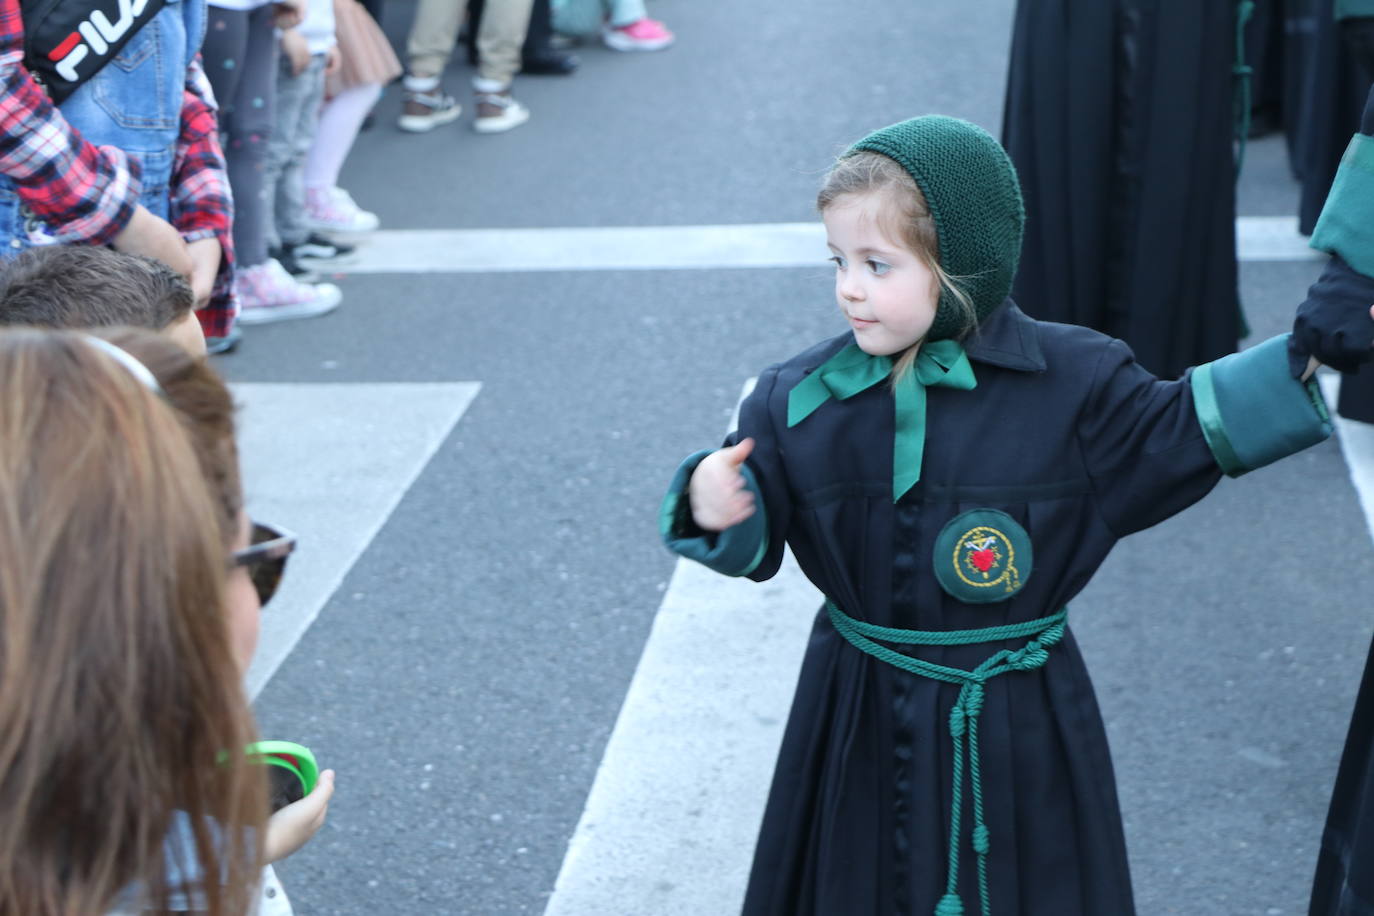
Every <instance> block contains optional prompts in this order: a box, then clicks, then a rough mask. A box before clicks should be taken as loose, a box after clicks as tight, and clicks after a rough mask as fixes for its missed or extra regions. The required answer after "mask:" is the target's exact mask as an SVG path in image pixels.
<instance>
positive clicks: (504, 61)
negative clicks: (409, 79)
mask: <svg viewBox="0 0 1374 916" xmlns="http://www.w3.org/2000/svg"><path fill="white" fill-rule="evenodd" d="M532 5H533V0H487V5H486V9H485V10H484V11H483V12H482V27H481V30H480V31H479V32H478V33H477V61H478V66H477V72H478V73H479V74H480V75H481V77H482V78H483V79H484V80H491V81H493V82H499V83H501V84H502V85H503V86H509V85H510V82H511V80H512V79H514V78H515V74H516V73H517V72H518V71H519V70H520V46H521V45H523V44H524V43H525V32H526V31H528V30H529V27H530V7H531V6H532ZM466 8H467V0H420V2H419V3H418V4H417V5H416V8H415V21H414V23H412V24H411V26H410V38H409V39H408V40H407V41H406V53H407V54H408V55H409V57H410V68H409V69H410V73H411V75H413V76H439V75H440V74H442V73H443V72H444V67H445V65H447V64H448V59H449V56H450V55H451V54H452V53H453V45H454V42H456V41H457V40H458V27H459V25H461V24H462V21H463V12H464V11H465V10H466Z"/></svg>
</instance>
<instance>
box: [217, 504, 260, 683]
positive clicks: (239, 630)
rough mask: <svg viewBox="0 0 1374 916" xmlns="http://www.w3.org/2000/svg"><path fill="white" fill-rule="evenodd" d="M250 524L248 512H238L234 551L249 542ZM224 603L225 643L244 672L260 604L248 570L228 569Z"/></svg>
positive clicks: (255, 637)
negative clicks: (227, 636) (231, 649)
mask: <svg viewBox="0 0 1374 916" xmlns="http://www.w3.org/2000/svg"><path fill="white" fill-rule="evenodd" d="M252 531H253V525H252V523H251V522H250V521H249V520H248V513H247V512H245V511H243V510H240V511H239V533H238V536H237V537H235V538H234V546H233V549H234V550H243V549H244V548H246V547H247V546H248V545H249V543H250V542H251V541H252V538H253V535H252ZM224 604H225V607H226V609H227V611H228V613H229V642H230V643H231V647H232V648H233V650H234V658H235V660H237V661H238V663H239V671H240V672H247V671H248V663H249V662H251V661H252V660H253V653H254V652H255V651H256V650H257V648H258V628H259V626H260V625H261V616H262V605H261V604H259V603H258V590H257V589H256V588H254V587H253V577H252V576H251V575H250V574H249V572H248V569H247V568H246V567H243V566H235V567H233V568H232V569H230V570H229V579H228V582H227V583H226V584H225V596H224Z"/></svg>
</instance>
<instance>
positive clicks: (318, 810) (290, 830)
mask: <svg viewBox="0 0 1374 916" xmlns="http://www.w3.org/2000/svg"><path fill="white" fill-rule="evenodd" d="M333 797H334V771H333V770H325V771H324V772H323V773H321V774H320V781H319V782H317V783H316V784H315V791H313V792H311V793H310V794H309V795H307V796H306V797H305V798H302V799H301V800H300V801H298V802H292V803H291V804H289V805H287V806H286V807H285V808H282V809H281V810H280V811H278V812H277V813H275V814H273V815H272V818H271V819H270V820H269V821H268V822H267V843H266V852H267V861H268V862H269V863H271V862H280V861H281V860H282V859H285V858H286V857H287V856H289V855H291V854H292V853H293V852H295V851H296V850H298V849H300V848H301V847H302V846H304V845H305V844H306V843H308V842H310V839H311V837H313V836H314V835H315V834H316V833H318V832H319V829H320V828H321V827H323V826H324V819H325V815H327V814H328V813H329V800H330V799H331V798H333Z"/></svg>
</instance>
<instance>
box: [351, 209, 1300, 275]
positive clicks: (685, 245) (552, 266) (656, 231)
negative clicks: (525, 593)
mask: <svg viewBox="0 0 1374 916" xmlns="http://www.w3.org/2000/svg"><path fill="white" fill-rule="evenodd" d="M1236 244H1237V255H1238V257H1239V258H1240V260H1242V261H1308V260H1315V259H1318V258H1321V257H1324V256H1323V255H1321V254H1320V253H1318V252H1315V251H1313V250H1312V249H1311V248H1308V247H1307V239H1305V238H1304V237H1302V236H1301V235H1299V234H1298V221H1297V218H1296V217H1287V216H1242V217H1240V218H1239V219H1237V220H1236ZM825 258H826V248H825V227H824V226H822V225H821V223H820V222H819V221H813V222H808V223H753V224H740V225H723V226H615V227H606V228H589V227H578V228H562V229H427V230H426V229H389V230H383V231H380V232H374V233H371V234H370V235H369V236H367V237H365V238H364V239H363V240H362V244H361V245H360V248H359V253H358V257H357V259H356V260H355V261H353V263H351V264H350V265H348V266H347V267H346V268H345V270H346V271H347V272H349V273H364V274H374V273H472V272H501V271H545V270H690V269H723V268H749V267H753V268H759V267H818V268H819V267H823V266H824V261H825Z"/></svg>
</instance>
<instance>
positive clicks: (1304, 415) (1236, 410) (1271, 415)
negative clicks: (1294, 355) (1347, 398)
mask: <svg viewBox="0 0 1374 916" xmlns="http://www.w3.org/2000/svg"><path fill="white" fill-rule="evenodd" d="M1189 382H1190V383H1191V385H1192V389H1193V405H1194V407H1195V408H1196V409H1197V418H1198V422H1199V423H1200V424H1202V434H1203V435H1204V436H1206V438H1207V445H1208V447H1209V448H1211V450H1212V455H1213V456H1214V457H1215V458H1216V460H1217V464H1218V465H1219V466H1220V467H1221V469H1222V471H1224V472H1225V473H1226V474H1227V475H1228V476H1230V477H1239V476H1240V475H1241V474H1244V473H1246V472H1248V471H1253V470H1255V469H1256V468H1262V467H1264V466H1265V465H1266V464H1271V463H1273V462H1275V461H1278V460H1279V459H1280V458H1284V457H1287V456H1288V455H1291V454H1293V453H1294V452H1300V451H1302V450H1303V449H1305V448H1307V447H1309V446H1312V445H1316V444H1317V443H1318V442H1321V441H1322V440H1324V439H1326V438H1327V437H1329V436H1330V435H1331V416H1330V414H1329V413H1328V412H1327V409H1326V402H1325V401H1323V400H1322V395H1321V389H1320V388H1319V387H1318V386H1317V379H1316V377H1315V376H1314V377H1313V378H1311V379H1308V380H1307V382H1305V383H1304V382H1299V381H1297V380H1296V379H1294V378H1293V376H1292V373H1291V372H1290V371H1289V368H1288V335H1287V334H1283V335H1280V336H1279V337H1273V338H1270V339H1269V340H1266V341H1265V342H1264V343H1262V344H1259V345H1258V346H1255V347H1251V348H1250V349H1248V350H1243V351H1241V352H1240V353H1232V354H1231V355H1229V356H1223V357H1222V358H1221V359H1219V360H1216V361H1215V362H1211V363H1204V364H1202V365H1201V366H1198V367H1197V368H1196V369H1194V370H1193V372H1192V374H1191V375H1190V376H1189Z"/></svg>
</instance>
